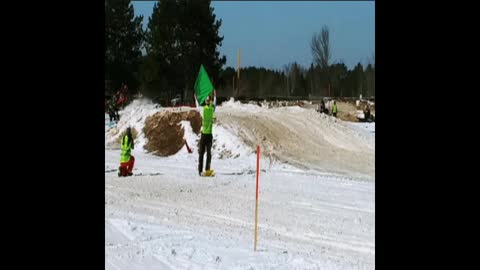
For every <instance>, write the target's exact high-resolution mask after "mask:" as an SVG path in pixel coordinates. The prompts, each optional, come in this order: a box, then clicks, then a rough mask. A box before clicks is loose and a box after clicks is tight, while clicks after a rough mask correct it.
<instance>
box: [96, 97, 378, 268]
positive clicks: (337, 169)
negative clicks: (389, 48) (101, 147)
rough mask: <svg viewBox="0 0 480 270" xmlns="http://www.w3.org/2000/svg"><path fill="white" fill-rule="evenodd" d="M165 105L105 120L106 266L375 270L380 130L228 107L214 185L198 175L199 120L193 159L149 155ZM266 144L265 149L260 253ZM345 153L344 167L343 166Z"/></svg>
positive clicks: (218, 128) (303, 114)
mask: <svg viewBox="0 0 480 270" xmlns="http://www.w3.org/2000/svg"><path fill="white" fill-rule="evenodd" d="M250 106H252V107H250ZM181 109H187V108H181ZM160 110H165V109H161V108H155V107H154V106H153V105H152V104H149V103H148V102H145V101H144V102H139V101H135V102H134V104H132V105H131V106H129V107H127V108H126V109H125V110H124V111H121V112H120V114H121V121H120V123H119V124H118V126H117V128H118V130H116V131H115V130H114V129H110V130H108V123H107V122H108V116H107V117H106V132H105V267H106V269H374V268H375V168H374V148H375V144H374V141H375V133H374V132H375V124H374V123H344V122H342V121H338V120H335V119H331V118H329V117H326V118H321V117H320V116H319V115H318V114H314V113H313V114H311V113H310V112H309V111H308V110H304V109H301V108H299V107H288V108H275V109H266V108H260V107H256V106H254V105H241V104H238V103H235V102H233V101H230V102H229V103H226V104H225V105H224V106H222V107H219V108H218V109H217V113H216V115H217V122H216V124H215V126H214V146H215V148H214V149H213V154H214V155H213V158H212V167H213V169H215V171H216V174H217V175H216V176H215V177H214V178H205V177H199V176H198V175H197V171H196V168H197V162H198V154H197V152H196V151H197V149H196V142H195V141H196V140H197V139H198V136H197V135H195V134H194V133H193V132H192V131H191V127H190V124H189V122H183V123H182V125H183V126H184V127H185V129H186V131H185V132H186V135H185V137H186V139H187V141H188V142H189V145H190V146H191V147H192V148H193V150H194V153H193V154H188V152H187V150H186V149H185V147H184V148H183V149H181V151H179V152H178V153H177V154H175V155H173V156H170V157H158V156H153V155H150V154H148V153H145V152H144V151H143V148H142V145H143V144H144V143H145V138H144V137H142V134H141V127H142V122H143V121H144V120H145V118H146V116H148V115H150V114H153V113H154V112H156V111H160ZM255 117H257V118H255ZM315 117H316V118H315ZM247 119H251V121H247ZM254 119H256V120H254ZM280 119H283V120H282V121H280ZM309 119H310V120H309ZM309 121H310V122H309ZM262 122H264V123H265V125H263V126H262V125H261V124H260V123H262ZM267 122H268V123H267ZM271 122H273V123H275V122H276V123H279V124H277V126H278V125H281V123H282V122H283V123H284V124H283V126H281V128H280V127H274V124H272V123H271ZM235 123H237V124H235ZM269 123H270V124H269ZM128 125H130V126H134V127H135V128H136V129H137V130H138V131H139V133H140V134H139V138H137V141H136V148H135V149H134V150H133V151H132V154H133V155H134V156H135V160H136V164H135V169H134V173H135V175H134V176H132V177H127V178H123V177H122V178H119V177H118V176H117V169H118V164H119V157H120V151H119V149H118V145H115V143H114V141H115V136H116V134H118V133H119V131H121V130H122V129H124V128H126V126H128ZM311 129H313V130H311ZM278 132H280V133H281V134H278ZM262 133H264V136H265V140H264V139H263V136H262ZM291 139H294V140H293V142H292V141H291ZM256 144H260V145H261V147H262V150H261V153H262V154H261V161H260V167H261V172H260V195H259V198H260V200H259V215H258V217H259V220H258V222H259V223H258V224H259V232H258V242H257V251H256V252H254V251H253V244H254V218H255V212H254V211H255V169H256V167H255V165H256V155H255V153H254V147H253V146H254V145H256ZM295 148H300V149H297V150H295ZM308 149H311V150H312V151H313V153H314V154H311V153H307V152H306V151H307V150H308ZM319 149H320V150H322V151H318V150H319ZM302 152H303V153H304V156H302ZM321 152H326V153H336V152H338V156H337V155H334V156H332V155H326V154H321ZM360 157H363V159H361V158H360ZM341 158H343V159H344V161H343V163H345V164H343V163H342V164H343V165H338V164H335V161H336V160H340V159H341ZM322 159H326V161H322ZM365 159H366V161H365ZM348 162H357V163H361V164H351V165H348V164H346V163H348ZM302 164H303V165H302ZM300 165H302V166H300ZM362 166H368V168H366V169H362Z"/></svg>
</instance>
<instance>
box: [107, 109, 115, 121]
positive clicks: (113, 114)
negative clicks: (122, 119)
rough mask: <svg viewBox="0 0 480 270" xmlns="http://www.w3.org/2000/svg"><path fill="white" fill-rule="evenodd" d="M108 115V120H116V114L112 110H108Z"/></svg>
mask: <svg viewBox="0 0 480 270" xmlns="http://www.w3.org/2000/svg"><path fill="white" fill-rule="evenodd" d="M108 116H110V122H112V121H113V120H116V115H115V112H114V111H113V110H109V111H108Z"/></svg>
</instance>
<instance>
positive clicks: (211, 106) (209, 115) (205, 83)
mask: <svg viewBox="0 0 480 270" xmlns="http://www.w3.org/2000/svg"><path fill="white" fill-rule="evenodd" d="M212 90H213V102H212V97H211V93H212ZM194 97H195V105H196V107H197V110H198V111H199V112H200V115H201V116H202V130H201V133H202V134H201V137H200V143H199V147H198V154H199V157H198V174H199V175H200V176H202V169H203V156H204V154H205V152H207V163H206V164H205V171H206V172H210V173H211V172H212V171H210V163H211V160H212V153H211V149H212V143H213V134H212V129H213V121H214V119H215V116H214V113H215V108H216V104H217V91H216V90H215V89H214V88H213V85H212V83H211V82H210V79H209V78H208V74H207V72H206V71H205V69H204V68H203V65H202V66H200V71H199V73H198V77H197V80H196V82H195V95H194ZM200 104H202V105H203V107H200ZM206 175H207V173H206Z"/></svg>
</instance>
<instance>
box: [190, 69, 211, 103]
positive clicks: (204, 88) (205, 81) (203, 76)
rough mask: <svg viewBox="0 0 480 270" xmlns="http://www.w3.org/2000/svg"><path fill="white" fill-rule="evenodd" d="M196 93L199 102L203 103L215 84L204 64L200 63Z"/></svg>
mask: <svg viewBox="0 0 480 270" xmlns="http://www.w3.org/2000/svg"><path fill="white" fill-rule="evenodd" d="M194 88H195V94H196V95H197V100H198V104H200V105H201V104H202V103H203V102H204V101H205V99H206V98H207V96H208V95H210V93H212V91H213V85H212V83H211V82H210V79H209V78H208V74H207V71H205V68H204V67H203V65H200V70H199V71H198V76H197V80H196V81H195V87H194Z"/></svg>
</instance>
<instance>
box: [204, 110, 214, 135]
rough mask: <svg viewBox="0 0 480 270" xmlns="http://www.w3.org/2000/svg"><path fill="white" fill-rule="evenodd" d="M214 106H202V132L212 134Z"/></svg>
mask: <svg viewBox="0 0 480 270" xmlns="http://www.w3.org/2000/svg"><path fill="white" fill-rule="evenodd" d="M214 111H215V108H214V106H213V104H210V105H205V106H203V119H202V133H203V134H212V125H213V117H214Z"/></svg>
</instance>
